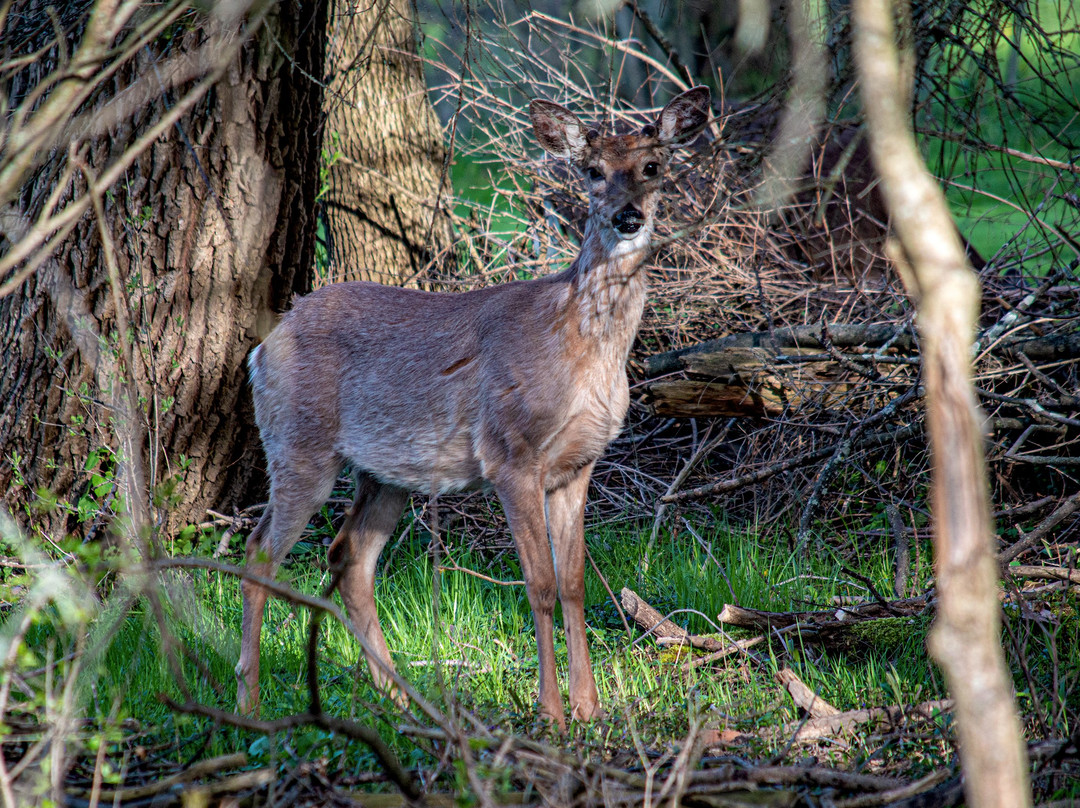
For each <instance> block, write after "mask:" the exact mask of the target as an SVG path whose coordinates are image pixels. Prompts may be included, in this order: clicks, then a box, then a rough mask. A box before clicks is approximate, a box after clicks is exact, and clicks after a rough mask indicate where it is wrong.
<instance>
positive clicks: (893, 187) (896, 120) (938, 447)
mask: <svg viewBox="0 0 1080 808" xmlns="http://www.w3.org/2000/svg"><path fill="white" fill-rule="evenodd" d="M909 15H910V8H908V7H907V6H906V5H905V4H901V5H900V15H899V16H900V18H901V24H902V25H904V26H905V28H906V26H908V25H910V19H909ZM896 16H897V8H896V6H895V5H894V4H893V3H890V2H887V1H886V0H856V2H855V3H854V4H853V5H852V18H853V20H852V22H853V29H854V46H855V60H856V65H857V67H858V71H859V81H860V84H861V86H860V94H861V97H862V101H863V106H864V108H865V110H866V122H867V129H868V131H869V138H870V150H871V154H872V155H873V158H874V165H875V166H876V167H877V171H878V174H879V175H880V177H881V188H882V194H883V196H884V198H885V202H886V204H887V205H888V207H889V211H890V213H891V214H892V221H893V226H894V227H895V229H896V234H897V237H898V239H899V245H892V246H893V249H891V252H892V253H893V256H892V257H893V258H894V260H895V261H896V263H897V266H898V268H899V269H900V274H901V276H902V277H903V278H904V281H905V284H906V285H907V286H908V289H909V291H910V292H911V293H912V294H913V296H914V297H915V298H916V300H917V302H918V314H919V331H920V332H921V333H922V336H923V343H922V367H923V374H924V380H925V382H926V408H927V425H928V431H929V434H930V451H931V453H932V456H933V464H934V468H933V485H932V490H931V507H932V511H933V515H934V533H933V536H934V566H935V571H936V574H937V588H938V596H939V601H938V614H937V619H936V620H935V622H934V628H933V630H932V631H931V634H930V638H929V646H930V652H931V654H933V656H934V659H936V660H937V662H938V664H939V665H940V666H941V669H942V670H943V671H944V673H945V681H946V683H947V684H948V686H949V692H950V694H951V695H952V696H953V698H954V699H955V700H956V727H957V735H958V737H959V741H960V744H959V745H960V760H961V763H962V764H963V769H964V792H965V794H966V796H967V804H968V805H970V806H972V808H989V807H990V806H995V808H1022V806H1025V805H1030V804H1031V786H1030V783H1029V780H1028V761H1027V750H1026V748H1025V746H1024V743H1023V737H1022V734H1021V727H1020V721H1019V719H1018V717H1017V710H1016V703H1015V699H1014V697H1013V689H1012V688H1013V683H1012V676H1011V675H1010V672H1009V669H1008V667H1007V666H1006V664H1005V655H1004V653H1003V652H1002V649H1001V615H1000V609H1001V606H1000V602H999V597H998V568H997V564H996V563H995V561H994V556H993V552H992V549H991V548H992V540H993V528H992V524H991V518H990V502H989V495H988V491H989V486H988V484H987V479H986V461H985V458H984V456H983V418H982V417H981V414H980V413H979V409H978V402H977V400H976V398H975V393H974V390H973V388H972V381H971V377H972V372H971V361H972V360H971V357H972V343H973V340H974V334H975V324H976V320H977V316H978V309H979V282H978V279H977V278H976V276H975V273H974V272H972V270H971V267H970V265H969V264H968V262H967V259H966V257H965V254H964V248H963V244H962V242H961V241H960V238H959V236H958V234H957V232H956V227H955V225H954V224H953V222H952V218H951V216H950V215H949V210H948V207H947V205H946V204H945V196H944V194H943V193H942V192H941V188H940V187H939V186H938V185H937V183H936V181H935V180H934V179H933V178H932V177H931V176H930V173H929V172H928V171H927V170H926V166H925V164H924V163H923V162H922V157H921V156H920V154H919V150H918V148H917V146H916V144H915V137H914V133H913V132H912V130H911V122H910V118H909V109H910V101H909V99H910V98H911V79H910V74H907V75H905V71H904V70H903V64H902V59H901V57H900V55H899V54H898V53H897V48H896V29H895V27H894V24H893V20H894V18H895V17H896ZM902 30H903V29H902Z"/></svg>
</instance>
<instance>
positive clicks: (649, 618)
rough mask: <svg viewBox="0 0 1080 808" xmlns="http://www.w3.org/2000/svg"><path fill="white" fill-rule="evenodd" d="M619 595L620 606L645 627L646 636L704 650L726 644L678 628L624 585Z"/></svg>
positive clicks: (719, 647) (715, 648)
mask: <svg viewBox="0 0 1080 808" xmlns="http://www.w3.org/2000/svg"><path fill="white" fill-rule="evenodd" d="M619 597H620V599H621V600H622V607H623V610H624V611H625V612H626V614H627V616H629V617H632V618H633V619H634V622H635V623H637V624H638V625H639V626H641V627H642V628H643V629H645V633H646V636H648V635H652V636H653V637H656V638H657V639H658V640H661V639H666V640H675V641H676V642H678V643H680V644H683V643H685V644H686V645H692V646H693V647H694V648H702V649H704V650H706V651H721V650H723V649H724V648H725V647H726V646H727V643H723V642H721V641H720V640H717V639H715V638H714V637H703V636H700V635H698V634H691V633H689V632H688V631H687V630H686V629H684V628H680V627H679V626H677V625H675V624H674V623H672V622H671V621H670V620H668V619H667V618H666V617H664V616H663V615H662V614H660V612H658V611H656V609H654V608H653V607H652V606H650V605H649V604H648V603H646V602H645V601H644V600H642V598H641V596H640V595H638V594H637V593H636V592H634V591H633V590H631V589H629V588H628V587H625V586H624V587H623V588H622V591H621V592H620V593H619Z"/></svg>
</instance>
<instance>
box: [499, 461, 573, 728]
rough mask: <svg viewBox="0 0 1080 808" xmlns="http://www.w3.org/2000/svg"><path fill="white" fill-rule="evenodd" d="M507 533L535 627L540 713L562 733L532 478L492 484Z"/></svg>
mask: <svg viewBox="0 0 1080 808" xmlns="http://www.w3.org/2000/svg"><path fill="white" fill-rule="evenodd" d="M495 491H496V493H497V494H498V495H499V500H500V501H501V502H502V505H503V509H504V510H505V511H506V518H507V521H508V522H509V523H510V532H511V533H512V534H513V536H514V544H515V545H516V546H517V551H518V558H519V559H520V560H521V571H522V573H523V574H524V576H525V588H526V590H527V591H528V595H529V605H530V606H531V607H532V613H533V622H534V623H535V625H536V647H537V653H538V656H539V661H540V697H539V701H540V712H541V714H542V715H543V716H544V717H546V718H548V719H550V720H551V721H553V722H555V723H556V724H558V726H559V729H562V730H565V729H566V716H565V714H564V711H563V703H562V696H561V695H560V694H559V680H558V677H557V676H556V675H555V639H554V636H553V634H552V624H553V619H554V613H555V600H556V598H557V597H558V589H557V586H558V585H557V583H556V581H555V565H554V563H553V562H552V558H551V545H550V544H549V543H548V536H547V525H546V522H545V519H544V492H543V488H542V487H541V485H540V480H539V478H538V477H535V476H531V475H530V476H525V475H520V476H513V477H511V478H509V479H506V480H504V481H502V482H497V483H496V484H495Z"/></svg>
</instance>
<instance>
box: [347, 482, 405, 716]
mask: <svg viewBox="0 0 1080 808" xmlns="http://www.w3.org/2000/svg"><path fill="white" fill-rule="evenodd" d="M408 497H409V494H408V492H407V491H405V490H404V489H401V488H395V487H393V486H389V485H382V484H380V483H379V482H377V481H376V480H375V479H374V478H372V477H370V476H368V475H363V476H362V477H360V478H359V479H358V480H357V485H356V499H355V500H354V502H353V505H352V508H351V509H350V510H349V514H348V516H347V517H346V518H345V523H344V524H343V525H342V526H341V530H340V531H339V532H338V535H337V537H336V538H335V539H334V542H333V544H331V545H330V553H329V556H330V564H331V566H332V567H333V568H340V569H341V580H340V583H339V584H338V589H339V590H340V592H341V599H342V600H344V601H345V608H346V609H347V610H348V612H349V618H350V619H351V620H352V623H353V626H354V627H355V629H356V633H357V636H358V637H359V639H360V641H361V642H360V647H361V648H362V649H363V652H364V657H365V658H366V659H367V663H368V668H370V670H371V678H372V679H373V680H374V682H375V686H376V687H378V688H379V689H380V690H383V691H384V692H386V693H388V694H390V696H391V698H393V699H394V701H396V702H397V703H398V705H399V706H401V707H403V708H404V707H405V706H406V705H407V704H408V699H407V698H406V697H405V695H404V694H402V693H399V692H398V690H397V688H396V687H395V686H394V683H393V680H392V679H391V678H390V676H389V675H388V672H389V671H393V670H394V663H393V661H392V660H391V659H390V651H389V650H388V649H387V647H386V638H385V637H384V636H383V632H382V627H381V626H380V625H379V615H378V613H377V612H376V610H375V567H376V565H377V564H378V561H379V553H381V552H382V549H383V547H384V546H386V541H387V539H388V538H389V537H390V533H391V532H392V531H393V530H394V526H395V525H396V524H397V523H398V519H400V518H401V511H402V509H403V508H404V507H405V502H406V500H407V499H408Z"/></svg>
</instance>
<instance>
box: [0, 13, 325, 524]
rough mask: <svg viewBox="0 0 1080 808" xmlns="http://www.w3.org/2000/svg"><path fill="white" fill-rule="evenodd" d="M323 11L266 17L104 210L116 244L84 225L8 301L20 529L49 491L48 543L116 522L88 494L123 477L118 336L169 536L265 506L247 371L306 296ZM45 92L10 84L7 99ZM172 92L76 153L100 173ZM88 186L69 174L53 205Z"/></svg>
mask: <svg viewBox="0 0 1080 808" xmlns="http://www.w3.org/2000/svg"><path fill="white" fill-rule="evenodd" d="M321 9H323V4H320V3H316V4H311V5H310V7H308V4H303V6H302V7H301V5H300V4H291V3H283V4H280V5H279V6H275V7H273V8H272V9H271V11H270V12H269V14H268V15H267V16H266V18H265V19H264V20H263V24H262V26H261V27H260V28H258V29H257V30H256V32H255V34H254V36H253V37H252V38H251V39H250V40H249V41H248V42H247V43H246V44H245V45H244V46H243V48H242V49H241V50H240V51H239V55H238V56H237V57H236V58H235V59H234V60H233V61H232V62H231V63H230V64H229V65H228V69H227V72H226V73H225V76H224V78H223V80H222V81H220V82H218V83H217V84H216V85H215V86H214V88H213V89H212V90H211V91H210V92H209V93H208V94H207V95H206V96H205V97H204V98H203V99H202V101H201V102H200V103H199V104H198V105H197V106H196V107H195V109H194V110H193V111H192V112H191V113H189V114H187V115H185V116H184V117H183V118H182V119H181V120H180V121H179V122H178V125H177V126H174V127H170V128H169V129H168V130H166V134H165V135H163V136H162V137H160V138H159V139H158V140H157V141H155V142H154V144H153V145H152V146H151V147H150V148H149V149H148V150H146V151H145V152H144V153H143V154H142V155H140V156H139V158H138V159H137V161H136V162H135V163H134V165H133V166H132V168H131V169H129V170H128V171H127V173H126V176H125V178H124V179H123V180H122V181H121V182H120V183H119V184H118V185H116V186H115V187H114V188H112V189H111V190H110V191H109V193H108V194H107V195H106V196H104V197H103V198H102V200H101V201H102V203H103V208H104V218H105V220H106V221H105V228H104V229H105V231H106V233H108V234H109V236H110V238H109V239H104V238H103V237H102V235H101V232H100V230H99V222H98V220H97V219H96V218H95V217H94V215H93V214H92V213H91V214H89V215H87V216H85V217H84V218H83V220H82V221H80V222H79V224H78V225H77V226H76V228H75V230H74V231H73V232H72V233H71V235H70V236H69V237H68V238H67V239H66V240H65V241H64V242H63V243H62V244H61V245H60V247H59V249H58V250H57V251H56V253H55V255H54V257H53V259H52V260H50V261H48V262H46V263H45V264H44V265H43V266H42V267H41V269H39V270H38V272H37V273H36V274H34V275H32V276H31V277H30V278H29V279H28V280H27V281H26V282H25V283H24V284H23V285H22V286H21V287H20V288H19V289H17V291H16V292H15V293H13V294H11V295H9V296H8V297H6V298H3V299H0V352H2V355H3V375H2V376H0V402H4V403H3V406H2V407H0V488H3V490H4V491H5V504H6V505H7V506H8V507H9V508H11V509H12V510H13V512H15V513H17V514H21V519H20V521H23V522H24V523H26V522H29V521H33V522H36V523H40V522H39V520H40V519H41V518H42V517H41V516H40V514H37V513H36V512H35V511H34V510H33V509H32V508H31V507H30V505H31V503H32V502H33V501H34V500H35V499H36V498H37V496H36V492H38V491H40V490H42V489H45V490H47V491H49V492H51V496H53V497H56V498H57V500H58V501H59V502H60V503H61V507H59V508H56V509H55V510H53V512H52V516H51V517H50V518H49V519H46V523H47V524H46V525H44V527H45V528H46V529H47V530H49V531H50V532H65V531H67V532H74V533H76V534H77V535H84V536H85V535H88V534H90V533H92V532H93V527H92V525H91V524H90V523H88V522H87V520H86V518H85V516H86V515H85V514H84V515H83V516H82V517H80V515H79V514H78V513H76V512H73V511H72V510H69V509H67V508H65V507H63V504H64V503H67V504H68V505H69V506H72V507H74V506H75V505H76V504H77V503H78V501H79V500H80V498H81V497H83V496H84V495H89V494H92V495H93V497H95V498H98V499H100V500H101V504H102V507H103V509H104V510H105V511H108V510H109V509H110V508H111V507H113V505H110V503H109V502H108V500H109V497H110V496H111V494H110V492H109V490H108V487H107V486H106V487H104V488H101V487H100V486H99V489H98V490H97V491H94V490H93V488H94V486H93V485H92V482H93V481H92V480H91V478H90V474H91V473H94V472H97V473H98V474H101V475H104V476H108V474H109V472H110V470H111V469H114V468H115V464H114V463H113V461H112V460H111V459H110V454H111V453H114V452H115V451H116V447H117V445H118V441H117V436H116V434H115V433H116V430H115V429H114V428H113V426H114V425H113V424H112V420H113V419H112V414H111V412H110V408H109V402H110V401H111V400H115V396H114V395H113V390H114V389H115V387H116V386H117V384H118V378H117V372H118V367H119V364H118V363H117V362H116V361H115V359H114V357H115V356H117V355H121V354H122V352H121V351H119V350H117V348H118V340H119V339H121V338H123V339H126V340H129V341H130V343H131V346H132V347H131V351H132V354H133V355H134V361H133V365H134V378H135V382H136V385H137V391H138V395H139V403H140V415H141V416H142V417H144V418H145V420H146V433H147V435H148V440H147V441H146V443H145V444H144V446H143V451H144V453H145V460H146V469H147V477H148V484H149V485H150V487H151V489H152V490H153V491H154V492H155V494H156V497H157V503H158V504H159V505H162V506H164V507H162V508H160V510H159V516H158V519H159V524H160V525H161V527H162V529H163V530H164V531H166V532H167V533H169V532H172V531H174V530H175V529H177V528H178V527H180V526H183V525H185V524H188V523H191V522H199V521H201V520H203V519H204V518H205V513H206V509H207V508H208V507H215V506H216V507H219V508H226V509H227V508H229V507H230V506H231V505H232V504H235V503H239V502H245V503H246V502H250V501H251V500H252V499H253V498H254V497H255V496H256V495H257V494H258V491H259V489H260V488H261V486H262V485H263V478H262V472H261V468H262V466H263V460H262V453H261V450H260V448H259V442H258V435H257V432H256V430H255V426H254V419H253V416H252V407H251V399H250V392H249V390H248V388H247V384H246V372H245V364H244V363H245V359H246V356H247V353H248V351H249V350H250V349H251V348H252V346H254V345H255V344H257V343H258V342H259V340H260V339H261V338H262V337H263V336H265V334H266V333H268V332H269V330H270V328H271V327H272V326H273V324H274V321H275V318H276V312H278V311H280V310H282V309H284V308H285V307H286V306H287V304H288V301H289V299H290V298H291V296H292V294H293V293H294V292H299V291H303V290H305V289H307V288H309V287H310V279H311V272H310V268H311V267H312V265H313V260H314V236H315V222H314V213H313V211H314V205H315V196H316V192H317V178H318V165H319V162H318V160H319V143H320V139H319V138H320V118H321V112H320V110H321V103H322V94H321V89H320V87H319V85H318V84H317V83H314V82H312V81H311V80H310V79H309V78H308V77H309V76H318V75H321V73H322V66H323V55H324V47H325V32H326V25H325V16H324V15H325V12H324V11H321ZM45 19H47V18H45ZM212 24H214V23H213V21H212V20H208V18H205V17H201V16H197V15H192V16H191V17H189V18H188V20H187V24H185V25H184V26H177V27H176V29H175V30H172V31H170V32H169V35H168V36H167V37H164V38H162V39H161V40H159V41H157V42H155V43H154V44H152V45H151V46H149V47H146V48H143V49H141V50H140V55H139V56H138V58H137V59H136V60H135V61H134V62H133V63H132V64H131V65H129V66H128V67H127V68H125V69H123V70H121V71H120V72H118V73H117V74H116V75H115V77H114V78H113V79H112V80H111V82H110V83H109V85H108V86H107V87H105V88H104V89H103V90H102V92H101V93H99V96H98V97H97V98H95V99H93V100H92V101H91V103H92V104H96V105H99V106H100V107H104V106H105V105H107V104H108V103H109V102H110V101H111V100H114V99H115V98H117V97H120V95H121V94H122V93H123V91H124V90H125V88H126V87H128V86H129V85H130V84H131V83H132V82H134V81H135V80H136V79H137V78H138V76H140V75H146V74H147V73H149V74H152V73H153V71H154V70H155V69H157V68H159V66H160V65H161V63H162V60H163V59H164V58H166V56H168V55H169V54H172V53H175V52H176V50H177V49H186V50H189V51H192V52H194V51H196V50H197V49H198V48H200V46H201V45H203V44H204V43H205V42H206V41H207V37H208V33H207V30H206V27H205V26H206V25H212ZM41 30H42V31H43V32H45V33H49V32H50V26H48V25H45V26H43V27H42V28H41ZM238 35H241V34H238ZM73 36H74V37H75V38H77V37H78V36H79V34H78V33H76V34H74V35H73ZM47 67H48V66H45V67H43V68H42V69H43V70H44V69H46V68H47ZM40 76H41V74H40V72H39V73H38V74H36V75H35V74H34V73H33V72H29V71H28V72H24V73H22V74H20V75H19V76H18V77H17V78H16V86H15V88H14V89H15V92H14V95H13V98H14V100H15V101H16V102H17V101H18V99H19V97H20V96H22V95H25V93H27V92H28V91H29V90H31V89H32V88H33V86H34V84H35V83H36V81H37V80H39V79H40ZM19 82H22V84H21V85H19ZM182 89H183V88H178V89H177V90H175V91H165V92H163V93H162V94H161V96H160V97H158V98H156V99H155V100H154V101H153V102H152V103H150V104H149V105H146V106H144V107H141V108H139V109H136V110H135V111H134V112H133V113H132V114H130V115H128V116H126V117H125V118H123V119H122V120H121V121H120V122H119V123H117V124H116V125H115V126H113V127H112V129H111V130H110V131H109V132H108V134H107V135H106V136H102V137H97V138H94V139H93V140H91V141H90V142H89V143H88V144H86V145H87V150H86V153H85V155H86V156H85V163H86V165H87V166H88V170H89V172H90V173H91V175H94V174H95V173H99V172H100V170H101V169H102V168H103V167H104V166H106V165H108V164H109V163H111V162H112V161H113V160H115V159H116V158H117V156H118V155H119V154H121V153H122V152H123V151H124V150H125V149H126V148H127V147H129V146H130V144H131V143H132V142H133V141H134V140H135V139H136V138H137V137H138V136H139V135H140V134H141V133H142V132H145V131H146V130H147V129H148V128H149V127H151V126H152V125H153V124H154V123H155V121H156V120H157V119H158V118H159V117H160V115H161V114H162V112H163V111H164V110H167V109H168V108H169V107H170V104H171V103H172V102H174V101H175V93H177V92H181V91H182ZM62 158H63V151H61V150H58V155H57V159H56V160H55V161H53V162H52V163H50V164H49V165H47V166H46V168H45V170H43V171H42V172H39V175H38V176H37V177H36V180H35V181H33V182H31V183H28V184H27V186H26V187H25V189H24V191H23V194H22V197H21V199H20V201H19V205H20V208H21V211H22V213H23V214H24V215H25V216H26V217H28V218H29V217H32V216H34V215H35V211H36V210H37V209H39V208H40V207H41V205H42V203H43V199H44V197H46V196H48V194H50V193H51V192H52V191H53V190H54V188H53V183H54V181H55V178H56V176H57V174H58V170H59V169H58V164H60V163H62V162H63V159H62ZM86 188H87V183H86V181H85V179H84V177H83V176H82V174H80V173H77V174H76V175H75V180H74V181H73V182H72V184H71V186H70V187H69V188H68V189H66V190H64V192H63V198H64V199H72V198H75V197H77V196H78V195H80V194H84V193H86ZM7 235H8V237H9V239H10V238H11V235H12V233H11V231H10V230H9V231H8V233H7ZM107 240H111V241H112V243H113V244H114V245H115V251H116V263H117V265H118V267H119V272H120V277H121V280H122V283H123V289H124V294H123V295H122V296H121V298H122V299H124V301H125V303H126V308H127V310H128V311H127V317H128V319H129V322H130V328H129V333H128V334H126V335H118V334H117V333H116V329H117V314H118V313H117V311H116V306H115V305H114V297H113V296H112V295H111V292H110V286H109V281H108V275H107V272H106V265H105V256H104V251H103V244H104V243H105V242H106V241H107ZM102 448H104V449H105V451H101V452H99V451H97V450H99V449H102ZM88 458H90V460H89V461H88V460H87V459H88ZM102 516H103V517H107V513H104V514H102Z"/></svg>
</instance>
